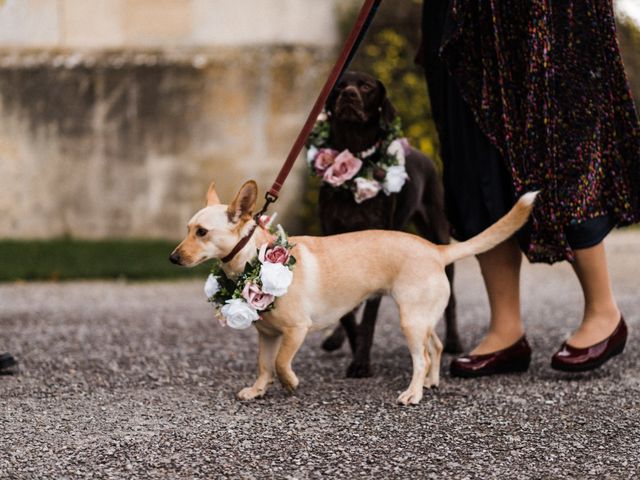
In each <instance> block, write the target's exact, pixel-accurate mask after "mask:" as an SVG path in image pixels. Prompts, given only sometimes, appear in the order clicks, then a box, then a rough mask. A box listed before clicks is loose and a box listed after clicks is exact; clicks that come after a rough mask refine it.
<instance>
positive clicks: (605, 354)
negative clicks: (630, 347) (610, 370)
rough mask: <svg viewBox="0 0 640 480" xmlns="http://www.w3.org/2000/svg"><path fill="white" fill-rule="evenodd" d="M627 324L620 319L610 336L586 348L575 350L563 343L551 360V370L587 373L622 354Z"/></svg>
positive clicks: (625, 341) (625, 340)
mask: <svg viewBox="0 0 640 480" xmlns="http://www.w3.org/2000/svg"><path fill="white" fill-rule="evenodd" d="M627 334H628V330H627V324H626V323H625V321H624V318H622V317H620V323H618V326H617V327H616V329H615V330H614V331H613V333H612V334H611V335H609V336H608V337H607V338H605V339H604V340H602V341H601V342H598V343H596V344H595V345H591V346H590V347H586V348H576V347H572V346H571V345H568V344H567V342H564V343H563V344H562V346H561V347H560V350H558V351H557V352H556V354H555V355H554V356H553V357H552V358H551V368H554V369H556V370H562V371H563V372H587V371H589V370H594V369H596V368H598V367H599V366H601V365H602V364H603V363H605V362H606V361H607V360H609V359H611V358H612V357H615V356H616V355H618V354H620V353H622V351H623V350H624V346H625V344H626V343H627Z"/></svg>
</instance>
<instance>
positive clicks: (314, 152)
mask: <svg viewBox="0 0 640 480" xmlns="http://www.w3.org/2000/svg"><path fill="white" fill-rule="evenodd" d="M317 156H318V149H317V148H316V147H314V146H313V145H311V146H310V147H309V150H307V163H308V164H309V165H313V161H314V160H315V159H316V157H317Z"/></svg>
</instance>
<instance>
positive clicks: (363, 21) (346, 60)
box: [262, 0, 382, 213]
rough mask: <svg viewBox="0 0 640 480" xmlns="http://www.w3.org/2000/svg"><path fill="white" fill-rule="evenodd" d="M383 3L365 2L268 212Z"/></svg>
mask: <svg viewBox="0 0 640 480" xmlns="http://www.w3.org/2000/svg"><path fill="white" fill-rule="evenodd" d="M381 2H382V0H366V1H365V2H364V5H363V6H362V8H361V9H360V14H359V15H358V19H357V20H356V23H355V25H354V26H353V28H352V29H351V32H350V33H349V36H348V37H347V41H346V42H345V44H344V46H343V47H342V52H341V53H340V56H339V57H338V60H337V61H336V63H335V65H334V66H333V69H332V70H331V73H330V74H329V78H327V81H326V82H325V84H324V87H323V88H322V90H321V92H320V95H318V98H317V99H316V103H315V104H314V105H313V108H312V109H311V112H309V116H308V117H307V121H306V122H305V124H304V126H303V127H302V130H300V133H299V134H298V138H296V141H295V142H294V144H293V146H292V147H291V150H290V151H289V155H288V156H287V159H286V160H285V162H284V165H282V168H281V169H280V172H279V173H278V176H277V177H276V180H275V182H273V185H272V186H271V189H270V190H269V191H268V192H267V194H266V195H265V199H266V204H265V207H263V212H262V213H264V211H266V208H267V207H268V205H269V204H270V203H273V202H275V201H276V200H277V199H278V196H279V195H280V189H281V188H282V185H283V184H284V182H285V180H286V179H287V176H288V175H289V173H290V172H291V169H292V168H293V164H294V163H295V161H296V159H297V158H298V155H300V152H301V151H302V148H303V147H304V144H305V142H306V141H307V138H308V137H309V134H310V133H311V130H312V129H313V126H314V124H315V122H316V119H317V118H318V115H320V112H321V111H322V109H323V107H324V104H325V103H326V101H327V98H329V95H330V94H331V90H333V87H334V86H335V84H336V83H337V82H338V80H339V79H340V77H341V76H342V74H343V73H344V72H345V70H346V69H347V68H348V67H349V64H350V63H351V61H352V60H353V57H354V56H355V54H356V52H357V50H358V47H359V46H360V43H362V40H363V39H364V37H365V35H366V33H367V30H368V29H369V26H370V25H371V22H372V21H373V18H374V17H375V15H376V12H377V11H378V6H379V5H380V3H381Z"/></svg>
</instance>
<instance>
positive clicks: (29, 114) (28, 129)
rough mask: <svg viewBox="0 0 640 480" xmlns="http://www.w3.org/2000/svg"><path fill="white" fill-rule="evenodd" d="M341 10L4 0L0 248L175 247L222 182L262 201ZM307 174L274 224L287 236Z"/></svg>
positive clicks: (251, 2) (319, 77) (277, 3)
mask: <svg viewBox="0 0 640 480" xmlns="http://www.w3.org/2000/svg"><path fill="white" fill-rule="evenodd" d="M337 3H340V2H338V1H335V2H334V1H333V0H327V1H324V0H323V1H320V2H319V1H316V0H243V1H236V0H91V1H89V0H0V238H2V237H14V238H15V237H19V238H20V237H39V238H46V237H53V236H58V235H72V236H75V237H88V238H96V237H178V236H180V235H181V234H182V233H183V232H184V229H185V224H186V222H187V220H188V219H189V218H190V216H191V214H192V213H193V212H194V211H195V209H197V208H199V207H200V206H201V205H202V198H203V195H204V192H205V190H206V186H207V185H208V182H209V181H210V180H212V179H216V181H217V183H218V185H219V190H220V191H221V194H222V197H223V199H225V198H227V199H230V198H231V196H232V195H233V193H234V192H235V190H236V189H237V188H238V187H239V186H240V184H241V183H242V182H243V181H244V180H246V179H248V178H255V179H257V180H258V182H259V184H260V186H261V187H262V188H263V189H264V188H267V187H268V186H269V185H270V183H271V181H272V180H273V178H274V177H275V174H276V173H277V171H278V169H279V166H280V164H281V163H282V161H283V160H284V158H285V156H286V154H287V152H288V149H289V147H290V145H291V144H292V142H293V140H294V138H295V136H296V135H297V133H298V130H299V128H300V127H301V126H302V123H303V121H304V119H305V118H306V115H307V113H308V111H309V109H310V107H311V105H312V103H313V101H314V100H315V96H316V95H317V93H318V91H319V89H320V87H321V85H322V83H323V82H324V79H325V78H326V75H327V73H328V70H329V68H330V65H331V63H332V60H333V55H332V51H333V47H332V46H333V45H334V44H335V40H336V21H335V7H336V4H337ZM304 179H305V172H304V164H303V162H299V163H298V165H297V166H296V170H294V172H293V173H292V176H291V178H290V180H289V181H288V183H287V185H286V187H285V189H284V192H283V197H282V199H281V201H280V202H279V203H278V205H277V210H278V211H279V212H280V213H281V214H282V216H283V217H284V220H285V221H286V222H289V223H290V222H292V221H293V219H294V218H295V214H296V212H297V210H298V208H296V207H298V206H299V203H298V202H299V201H300V198H301V193H302V192H301V187H302V183H303V182H304Z"/></svg>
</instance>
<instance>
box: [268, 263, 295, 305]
mask: <svg viewBox="0 0 640 480" xmlns="http://www.w3.org/2000/svg"><path fill="white" fill-rule="evenodd" d="M260 280H261V281H262V291H263V292H264V293H270V294H271V295H273V296H275V297H281V296H282V295H284V294H285V293H287V289H288V288H289V285H291V281H292V280H293V272H292V271H291V270H289V268H288V267H285V266H284V265H282V264H281V263H270V262H266V263H263V264H262V267H260Z"/></svg>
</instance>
